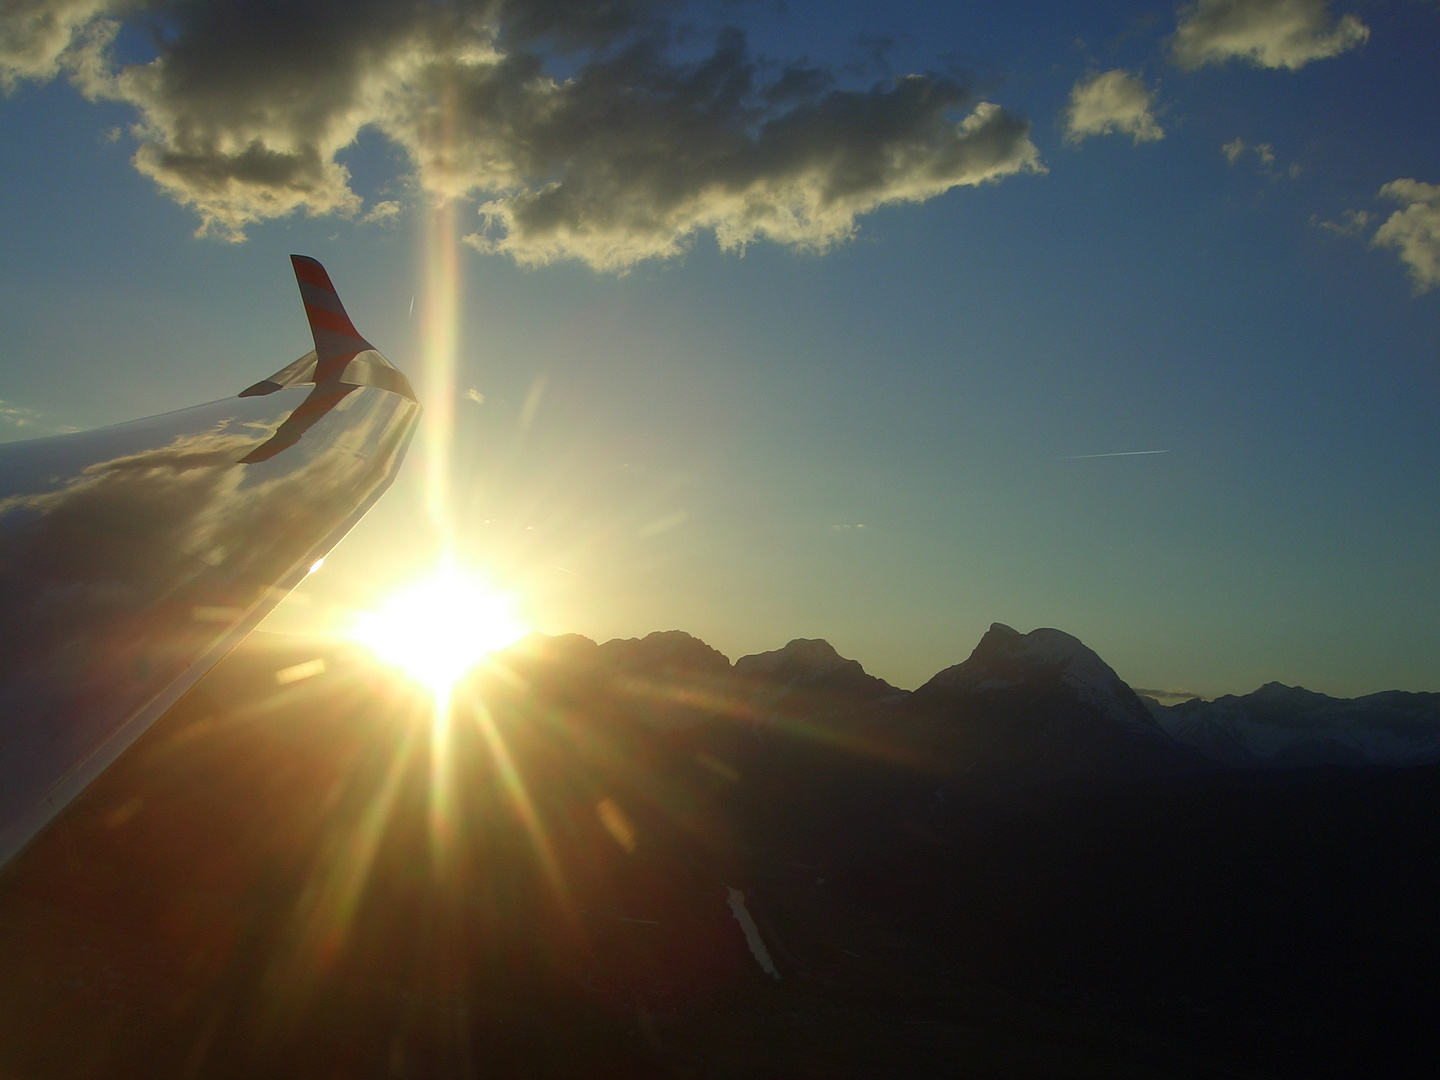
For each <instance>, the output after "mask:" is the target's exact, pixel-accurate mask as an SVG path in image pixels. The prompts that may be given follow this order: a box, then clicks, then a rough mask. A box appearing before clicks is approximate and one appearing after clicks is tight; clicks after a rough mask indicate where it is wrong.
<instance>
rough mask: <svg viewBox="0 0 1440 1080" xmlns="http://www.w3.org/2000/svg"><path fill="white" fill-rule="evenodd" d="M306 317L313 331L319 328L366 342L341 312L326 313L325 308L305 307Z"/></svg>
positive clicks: (311, 305) (310, 305)
mask: <svg viewBox="0 0 1440 1080" xmlns="http://www.w3.org/2000/svg"><path fill="white" fill-rule="evenodd" d="M305 317H306V318H307V319H309V320H310V326H311V328H312V329H314V328H315V327H319V328H320V329H321V330H329V331H330V332H331V333H335V334H345V335H346V336H347V337H353V338H355V339H356V340H359V341H364V340H365V339H364V338H362V337H360V332H359V331H358V330H356V329H355V326H354V324H353V323H351V321H350V320H349V319H348V318H347V317H346V316H345V315H344V314H343V313H341V312H338V311H326V310H325V309H324V308H321V307H315V306H314V305H313V304H306V305H305Z"/></svg>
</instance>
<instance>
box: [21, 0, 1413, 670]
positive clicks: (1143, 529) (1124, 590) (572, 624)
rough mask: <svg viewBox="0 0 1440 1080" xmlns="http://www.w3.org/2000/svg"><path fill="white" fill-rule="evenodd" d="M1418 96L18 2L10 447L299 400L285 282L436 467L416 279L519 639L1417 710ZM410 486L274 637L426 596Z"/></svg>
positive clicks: (1124, 71) (1379, 15)
mask: <svg viewBox="0 0 1440 1080" xmlns="http://www.w3.org/2000/svg"><path fill="white" fill-rule="evenodd" d="M1437 55H1440V4H1437V3H1435V2H1432V0H1388V2H1381V0H1355V2H1343V0H1339V2H1329V3H1327V2H1325V0H1249V2H1244V0H1200V2H1199V3H1198V4H1192V5H1176V4H1174V3H1156V2H1129V3H1103V2H1102V3H1095V4H1084V5H1077V4H1061V3H1054V2H1050V3H1041V2H1028V0H1016V2H1013V3H1008V4H967V3H950V4H944V5H939V4H933V3H920V2H903V0H891V2H889V3H886V4H883V5H881V4H861V3H848V4H847V3H831V4H823V5H822V4H807V3H796V2H786V3H783V4H780V3H763V2H756V3H743V2H718V0H716V2H710V3H692V4H683V3H667V2H661V0H615V2H611V3H604V4H595V3H581V2H579V0H508V2H501V0H473V2H472V0H451V2H443V0H352V2H350V3H339V2H327V3H283V4H282V3H268V2H256V0H245V2H241V0H226V2H216V3H198V2H196V3H192V2H179V0H153V2H147V0H18V2H15V3H11V4H8V5H6V6H5V7H4V8H3V9H0V86H3V87H4V89H5V95H4V96H3V97H0V163H3V165H0V328H3V334H0V437H5V438H25V437H32V436H36V435H44V434H50V433H55V432H59V431H63V430H67V429H73V428H88V427H92V426H98V425H102V424H108V423H115V422H120V421H123V420H127V419H133V418H135V417H139V416H142V415H148V414H152V413H156V412H161V411H165V410H168V409H172V408H179V407H183V406H186V405H189V404H194V403H196V402H199V401H205V400H210V399H213V398H218V397H222V396H225V395H228V394H232V393H235V392H237V391H238V390H239V389H241V388H242V387H244V386H246V385H249V384H250V383H252V382H254V381H256V380H257V379H260V378H262V377H264V376H265V375H267V374H269V373H271V372H272V371H274V370H275V369H277V368H279V367H280V366H281V365H282V364H284V363H286V362H288V361H290V360H292V359H294V358H295V357H296V356H298V355H300V354H301V353H303V352H305V351H306V350H307V349H308V348H309V347H310V345H309V342H308V332H307V329H306V326H305V322H304V316H303V311H302V309H301V307H300V304H299V301H298V297H297V294H296V291H295V286H294V283H293V280H292V278H291V275H290V268H289V263H288V260H287V259H286V255H287V254H288V253H289V252H292V251H297V252H304V253H307V254H311V255H314V256H315V257H317V258H319V259H320V260H321V261H323V262H324V263H325V264H326V266H327V267H328V268H329V270H330V273H331V276H332V278H333V279H334V281H335V283H336V285H337V287H338V288H339V291H340V293H341V296H342V297H343V298H344V300H345V302H346V304H347V306H348V307H349V309H350V312H351V314H352V316H353V317H354V320H355V322H356V324H357V325H358V326H359V327H360V328H361V330H362V331H363V332H364V333H366V335H367V336H368V337H369V338H370V340H372V341H373V342H374V343H375V344H376V345H377V347H379V348H380V349H381V350H382V351H383V352H384V353H385V354H386V355H387V356H388V357H390V359H391V360H392V361H394V362H395V363H396V364H397V365H398V366H400V367H401V368H403V369H405V370H406V371H407V372H409V373H410V374H411V375H412V377H414V379H415V381H416V383H417V387H418V388H419V389H420V392H421V396H422V399H424V400H425V402H426V405H427V409H428V413H427V418H426V420H425V421H424V422H423V423H426V424H430V423H432V422H433V421H434V419H435V417H437V416H440V415H442V414H443V412H444V410H443V408H439V407H437V402H436V400H435V395H436V394H439V393H442V392H443V388H442V387H441V386H440V385H438V384H437V382H436V380H435V377H434V372H433V370H431V369H429V368H427V366H426V362H425V357H426V356H427V350H430V351H433V349H434V348H435V342H434V335H435V333H436V329H435V323H434V320H433V318H431V317H430V316H429V315H427V312H433V311H434V309H435V296H434V295H432V294H434V293H435V292H436V290H437V284H436V282H437V277H436V275H435V274H434V273H433V271H432V270H431V268H433V267H434V266H435V265H436V259H437V248H439V249H443V247H444V245H443V244H437V241H436V239H435V237H436V236H437V234H439V235H448V236H451V237H452V238H453V239H456V240H458V248H457V250H458V252H459V256H458V276H454V277H450V278H448V279H446V280H447V281H448V282H449V283H450V284H451V285H453V286H454V287H455V288H456V289H457V290H458V293H457V295H458V297H459V299H460V303H459V306H458V311H457V315H456V317H457V319H458V337H457V345H456V356H457V366H456V370H455V374H454V380H455V386H454V389H455V395H456V400H455V403H454V418H455V419H454V423H455V427H454V441H453V447H452V451H451V459H452V463H453V491H454V495H455V498H454V510H453V520H454V524H455V530H456V537H457V545H458V549H459V554H460V555H461V557H462V558H463V559H464V560H465V561H466V562H468V563H470V564H473V565H474V566H476V567H477V568H479V569H480V570H482V571H483V572H484V573H485V574H486V575H488V576H489V577H490V578H491V579H492V580H493V581H494V582H496V583H497V584H498V585H501V586H504V587H507V588H512V589H514V590H516V591H517V594H518V596H519V597H520V602H521V608H522V610H523V612H524V614H525V615H526V616H527V617H528V619H529V620H530V621H531V622H532V623H533V624H534V625H535V626H536V627H537V628H539V629H542V630H545V631H547V632H552V633H561V632H572V631H573V632H578V633H583V634H586V635H587V636H590V637H595V638H600V639H604V638H608V637H614V636H637V635H643V634H645V633H648V632H650V631H653V630H662V629H671V628H678V629H683V630H687V631H689V632H691V633H693V634H695V635H697V636H699V637H701V638H703V639H705V640H706V641H707V642H709V643H710V644H712V645H714V646H715V647H717V648H719V649H721V650H722V651H723V652H725V653H727V654H728V655H730V656H731V657H732V658H734V657H735V656H738V655H741V654H744V653H748V652H756V651H761V650H765V649H773V648H778V647H779V646H781V645H783V644H784V643H785V642H786V641H787V640H789V639H790V638H792V637H824V638H827V639H828V640H830V641H831V642H832V643H833V644H834V645H835V646H836V647H837V648H838V649H839V650H840V651H841V652H842V653H844V654H845V655H847V656H852V657H855V658H856V659H859V660H860V661H861V662H862V663H863V664H864V665H865V667H866V669H867V670H869V671H872V672H874V673H875V674H878V675H880V676H882V677H884V678H887V679H889V680H891V681H892V682H895V683H897V684H898V685H902V686H914V685H917V684H918V683H920V682H922V681H923V680H924V679H925V678H927V677H928V676H929V675H931V674H933V673H934V672H935V671H937V670H939V669H940V668H942V667H945V666H947V665H949V664H952V663H956V662H958V661H960V660H962V659H964V657H965V656H966V655H968V653H969V651H970V649H971V648H973V646H974V644H975V642H976V641H978V639H979V637H980V635H981V634H982V633H983V632H984V630H985V628H986V627H987V626H988V625H989V624H990V623H991V622H992V621H1000V622H1005V623H1008V624H1010V625H1012V626H1014V627H1016V628H1017V629H1020V630H1022V631H1024V630H1029V629H1031V628H1033V627H1036V626H1054V627H1058V628H1060V629H1063V630H1066V631H1068V632H1070V633H1072V634H1075V635H1076V636H1078V637H1080V638H1081V639H1082V640H1083V641H1085V642H1086V643H1087V644H1088V645H1090V646H1091V647H1093V648H1095V649H1096V650H1097V651H1098V652H1099V653H1100V655H1101V656H1102V657H1104V658H1105V659H1106V660H1107V661H1108V662H1109V663H1110V664H1111V665H1112V666H1113V667H1115V669H1116V670H1117V671H1118V672H1119V674H1120V675H1121V676H1122V677H1124V678H1125V679H1126V680H1127V681H1129V682H1130V683H1131V684H1132V685H1136V686H1141V687H1147V688H1164V689H1176V690H1179V689H1184V690H1189V691H1192V692H1197V693H1201V694H1204V695H1205V696H1214V695H1218V694H1221V693H1228V692H1237V693H1243V692H1247V691H1249V690H1252V689H1254V688H1255V687H1256V686H1258V685H1259V684H1260V683H1262V682H1265V681H1268V680H1271V679H1278V680H1280V681H1282V682H1286V683H1292V684H1294V683H1299V684H1302V685H1305V686H1307V687H1310V688H1312V689H1316V690H1323V691H1326V692H1330V693H1336V694H1345V695H1352V694H1359V693H1367V692H1372V691H1375V690H1380V689H1388V688H1398V689H1407V690H1440V632H1437V631H1440V626H1437V622H1440V618H1437V612H1440V562H1437V559H1436V550H1437V541H1440V424H1437V421H1440V137H1437V136H1440V131H1437V112H1436V108H1435V105H1436V102H1437V101H1440V64H1437V63H1436V59H1435V58H1436V57H1437ZM445 199H449V200H451V201H450V203H449V205H450V207H451V216H450V218H449V219H448V220H449V221H450V223H451V224H450V225H448V226H446V228H441V227H440V225H437V219H436V216H435V214H434V213H433V207H434V206H436V205H437V203H439V202H440V201H442V200H445ZM197 230H198V231H197ZM441 253H443V250H442V251H441ZM433 453H434V449H433V446H432V445H430V444H427V443H423V442H417V445H416V447H415V449H414V450H413V451H412V455H411V460H410V461H408V462H407V465H406V468H405V471H404V473H403V474H402V476H401V478H400V480H399V481H398V482H397V484H396V486H395V488H394V489H393V490H392V491H391V493H390V494H389V495H388V496H386V498H385V499H383V500H382V501H381V503H380V504H379V505H378V506H377V507H376V509H375V510H374V511H372V513H371V514H370V516H369V517H368V518H366V519H365V521H364V522H362V524H361V525H360V526H359V527H358V528H357V529H356V531H355V532H354V533H353V534H352V535H351V536H350V537H349V538H347V539H346V541H345V542H344V543H343V544H342V545H341V547H340V548H339V549H337V551H336V552H335V554H334V555H333V556H332V558H331V559H330V560H329V562H328V563H327V566H326V568H325V569H324V570H323V571H322V572H321V573H320V574H317V575H316V576H315V577H314V578H312V579H311V581H310V582H308V583H307V584H306V586H304V587H303V588H302V590H300V593H301V595H299V596H297V597H295V598H293V599H292V600H290V601H287V602H286V604H285V605H284V606H283V608H282V611H281V612H280V613H279V616H278V617H277V618H276V619H275V620H274V621H273V623H272V625H275V626H277V627H282V628H290V629H302V628H307V627H313V628H333V627H335V626H336V625H338V624H340V623H342V622H343V621H344V620H345V619H346V618H347V617H348V612H350V611H351V610H352V609H354V608H357V607H364V606H366V605H370V604H373V603H375V602H376V600H377V599H378V598H379V597H380V596H382V595H383V594H384V593H385V591H386V590H389V589H392V588H393V587H395V586H397V585H399V584H402V583H403V582H404V581H405V580H406V579H407V578H408V577H411V576H413V575H415V574H417V573H419V572H421V571H422V570H423V569H424V567H426V566H427V565H428V564H429V563H430V562H431V561H432V560H433V558H434V556H435V551H436V547H437V544H438V543H439V540H438V535H437V531H436V529H435V528H433V527H432V526H431V525H430V523H429V518H428V517H427V513H426V500H425V477H426V475H427V473H426V467H427V458H428V456H429V455H432V454H433Z"/></svg>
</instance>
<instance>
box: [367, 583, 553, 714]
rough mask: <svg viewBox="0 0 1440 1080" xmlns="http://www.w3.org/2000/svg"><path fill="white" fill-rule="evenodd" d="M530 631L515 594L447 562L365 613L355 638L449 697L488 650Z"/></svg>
mask: <svg viewBox="0 0 1440 1080" xmlns="http://www.w3.org/2000/svg"><path fill="white" fill-rule="evenodd" d="M528 630H529V628H528V627H526V626H525V625H524V623H522V622H521V621H520V619H519V617H518V616H517V615H516V614H515V610H514V604H513V600H512V598H511V597H510V596H508V595H507V594H505V593H502V592H499V591H497V590H495V589H493V588H491V587H489V586H488V585H486V584H485V583H484V582H482V581H481V580H480V579H478V578H477V577H474V576H472V575H470V574H468V573H466V572H464V571H463V570H461V569H460V568H459V567H457V566H454V565H445V566H442V567H441V568H440V569H439V570H438V571H436V573H435V574H434V575H433V576H431V577H429V578H426V579H425V580H423V581H420V582H417V583H416V584H414V585H411V586H410V587H409V588H406V589H404V590H402V591H400V592H398V593H396V594H395V595H394V596H392V597H391V598H390V599H389V600H388V601H386V602H385V603H384V604H383V605H381V607H380V608H379V609H378V610H375V611H367V612H365V613H363V614H362V615H361V616H360V617H359V618H358V619H357V620H356V622H355V625H354V628H353V629H352V631H351V634H350V636H351V637H352V638H354V639H355V640H357V641H359V642H361V643H362V644H364V645H368V646H369V647H370V648H371V649H372V650H373V651H374V652H375V653H376V655H378V656H379V657H380V658H381V659H382V660H386V661H388V662H389V663H392V664H395V665H396V666H397V667H400V668H402V669H404V670H405V671H407V672H409V673H410V674H411V675H412V676H414V677H415V678H416V679H418V680H419V681H420V682H422V683H424V684H425V685H426V686H427V687H429V688H430V690H431V692H432V693H434V694H435V696H436V697H437V699H448V698H449V695H450V691H451V689H452V688H453V687H454V685H455V683H456V681H457V680H458V679H459V678H460V677H461V676H462V675H464V674H465V673H466V672H467V671H469V670H470V669H471V668H472V667H474V666H475V664H476V663H478V662H479V661H480V660H481V659H482V658H483V657H484V656H485V655H486V654H487V653H491V652H494V651H496V650H497V649H503V648H504V647H505V646H507V645H510V644H513V643H514V642H516V641H518V640H519V639H520V638H522V637H524V636H525V634H526V633H527V632H528Z"/></svg>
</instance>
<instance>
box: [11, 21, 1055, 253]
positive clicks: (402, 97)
mask: <svg viewBox="0 0 1440 1080" xmlns="http://www.w3.org/2000/svg"><path fill="white" fill-rule="evenodd" d="M676 10H677V6H676V5H675V4H673V3H669V2H666V0H650V2H645V0H610V2H599V3H595V2H585V0H528V2H523V3H521V2H515V0H509V2H497V0H452V2H450V3H435V2H431V0H351V2H346V3H341V2H338V0H310V2H307V3H283V2H277V0H230V2H221V3H198V2H192V0H153V2H150V3H146V4H143V5H142V4H137V3H125V2H123V0H19V2H18V3H12V4H9V5H7V7H6V8H4V9H3V13H0V78H3V79H5V80H8V84H9V85H13V84H14V83H15V82H16V81H18V80H21V79H25V78H46V77H50V76H53V75H54V74H55V73H57V72H59V71H62V70H63V71H66V72H68V74H69V75H70V77H71V78H72V79H73V80H74V81H75V83H76V84H77V85H78V86H79V87H80V88H81V89H82V90H83V91H84V92H85V93H87V94H88V95H90V96H91V97H93V98H96V99H111V100H119V101H125V102H128V103H130V104H131V105H133V106H134V107H135V108H136V109H137V110H138V113H139V121H138V123H137V124H136V125H135V128H134V133H135V134H136V136H137V137H138V138H139V140H140V144H141V145H140V148H139V150H138V151H137V153H136V156H135V164H136V166H137V168H139V169H140V170H141V171H142V172H144V173H145V174H146V175H148V176H150V177H151V178H153V179H154V180H155V181H156V183H157V184H159V185H160V186H161V187H162V189H164V190H165V191H166V192H167V193H168V194H169V195H170V196H171V197H173V198H175V199H176V200H177V201H179V202H181V203H182V204H184V205H187V206H190V207H193V208H194V209H195V211H196V212H197V213H198V214H199V216H200V219H201V231H202V232H210V233H213V234H216V235H220V236H229V237H233V238H241V237H243V233H244V229H245V228H246V226H248V225H250V224H251V223H253V222H256V221H261V220H265V219H268V218H274V217H280V216H283V215H286V214H289V213H293V212H296V211H304V212H306V213H311V214H324V213H340V214H346V215H355V214H358V213H359V212H360V211H361V210H362V209H363V207H362V201H361V199H360V198H359V196H358V195H356V193H355V192H354V191H353V190H352V189H351V186H350V177H349V174H348V173H347V171H346V170H345V168H344V166H343V165H341V164H340V163H339V161H338V160H337V155H338V154H339V153H340V152H341V151H342V150H344V149H345V148H346V147H347V146H349V145H351V144H352V143H353V142H354V141H355V139H356V138H357V136H358V135H359V133H360V132H361V131H362V130H364V129H367V128H370V129H374V130H378V131H379V132H381V133H382V134H383V135H385V136H386V137H387V138H389V139H390V140H391V141H392V142H394V143H395V144H397V145H398V146H400V147H402V148H403V149H404V150H405V151H406V153H407V154H408V156H409V159H410V162H411V165H412V167H413V169H414V172H415V176H416V178H417V179H418V181H419V186H420V188H421V189H422V190H423V191H425V192H427V193H430V194H432V195H436V196H441V197H456V198H466V199H476V200H477V201H478V203H479V211H480V221H481V227H480V228H479V229H478V230H477V231H476V232H475V233H474V234H472V235H471V236H470V237H469V239H470V242H471V243H472V244H474V245H475V246H476V247H479V248H481V249H482V250H489V251H500V252H505V253H507V254H509V255H511V256H513V257H514V258H515V259H516V260H517V261H519V262H522V263H527V264H534V263H543V262H548V261H551V260H554V259H559V258H577V259H581V260H583V261H585V262H588V263H590V264H591V265H593V266H596V267H601V268H623V267H625V266H628V265H631V264H633V263H634V262H636V261H637V260H640V259H644V258H649V257H655V256H666V255H671V254H674V253H675V252H677V251H679V250H682V249H683V247H684V245H685V244H686V243H687V241H688V240H689V239H690V238H691V237H693V236H694V235H696V234H697V233H700V232H703V231H712V232H713V233H714V234H715V235H716V237H717V238H718V240H719V242H720V243H721V244H722V246H724V247H726V248H738V247H742V246H743V245H745V244H746V243H749V242H751V241H754V240H758V239H769V240H773V241H777V242H780V243H785V244H790V245H794V246H798V247H805V248H811V249H822V248H824V247H826V246H827V245H829V244H832V243H834V242H836V241H839V240H843V239H845V238H847V237H849V236H850V235H852V233H853V232H854V229H855V221H856V218H857V217H858V216H859V215H861V214H864V213H866V212H868V211H870V210H872V209H874V208H875V207H877V206H880V205H883V204H886V203H893V202H902V201H922V200H925V199H929V198H932V197H933V196H935V195H938V194H940V193H942V192H944V191H947V190H949V189H950V188H953V187H956V186H959V185H966V184H977V183H981V182H984V181H986V180H993V179H998V178H1000V177H1004V176H1007V175H1010V174H1013V173H1016V172H1021V171H1026V170H1038V169H1039V168H1040V166H1039V162H1038V155H1037V152H1036V150H1035V147H1034V145H1033V144H1032V143H1031V142H1030V139H1029V125H1028V123H1026V122H1025V121H1024V120H1022V119H1020V118H1018V117H1015V116H1013V115H1011V114H1008V113H1006V112H1004V111H1003V110H1001V109H999V108H998V107H996V106H994V105H992V104H989V103H985V102H981V101H977V100H975V99H974V97H973V95H972V94H971V93H970V91H969V90H968V88H967V87H966V86H964V85H963V84H961V83H960V82H958V81H956V80H954V79H950V78H944V77H939V76H933V75H910V76H905V77H901V78H889V79H886V80H884V81H883V82H880V83H877V84H875V85H874V86H872V87H870V88H868V89H864V90H855V89H844V88H840V87H837V86H836V85H835V81H834V78H833V76H832V75H831V74H830V72H828V71H827V70H825V69H823V68H819V67H815V66H813V65H809V64H807V63H804V62H797V63H792V64H779V65H774V64H761V63H760V62H759V61H758V60H756V59H755V58H754V57H753V56H752V54H751V53H750V51H749V49H748V46H747V43H746V40H745V37H744V35H743V34H742V33H741V32H739V31H738V30H734V29H726V30H722V31H720V32H719V33H718V34H716V35H714V37H713V39H712V40H711V44H710V47H709V48H708V49H707V50H704V51H703V52H701V53H700V54H699V55H697V54H696V50H695V48H694V46H693V43H690V44H686V45H685V46H684V47H683V48H682V47H681V45H680V44H678V41H679V38H678V36H677V32H676V31H675V30H674V29H673V27H672V24H671V22H670V19H671V17H672V16H673V15H674V13H675V12H676ZM127 18H128V19H132V20H133V19H140V18H143V19H145V20H147V21H148V23H149V25H151V26H152V27H153V28H154V29H155V35H154V36H155V41H156V42H157V45H156V48H157V55H156V57H155V59H154V60H153V61H151V62H150V63H146V64H132V65H120V64H118V63H117V62H116V61H115V60H114V58H113V57H114V53H113V49H112V42H113V40H114V37H115V34H116V33H117V32H118V29H119V27H120V25H121V21H122V20H124V19H127ZM687 41H688V39H687Z"/></svg>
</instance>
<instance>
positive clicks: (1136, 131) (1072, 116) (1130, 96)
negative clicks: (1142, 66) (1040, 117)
mask: <svg viewBox="0 0 1440 1080" xmlns="http://www.w3.org/2000/svg"><path fill="white" fill-rule="evenodd" d="M1111 132H1118V133H1120V134H1122V135H1129V136H1130V137H1131V138H1132V139H1134V140H1135V143H1136V145H1139V144H1140V143H1142V142H1154V141H1155V140H1157V139H1163V138H1164V137H1165V129H1164V128H1162V127H1161V126H1160V125H1159V124H1157V123H1156V122H1155V112H1154V95H1153V94H1152V93H1151V92H1150V91H1149V90H1147V89H1146V88H1145V83H1144V82H1143V81H1142V80H1141V79H1140V77H1139V76H1138V75H1132V74H1130V72H1128V71H1123V70H1121V69H1118V68H1117V69H1116V70H1114V71H1105V72H1101V73H1100V74H1098V75H1091V76H1089V77H1088V78H1084V79H1081V80H1079V81H1078V82H1077V83H1076V84H1075V85H1074V86H1073V87H1072V88H1071V90H1070V105H1069V108H1068V109H1067V110H1066V112H1065V141H1066V142H1067V143H1071V144H1072V145H1073V144H1075V143H1079V142H1081V141H1082V140H1084V139H1086V138H1088V137H1089V136H1091V135H1108V134H1110V133H1111Z"/></svg>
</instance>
